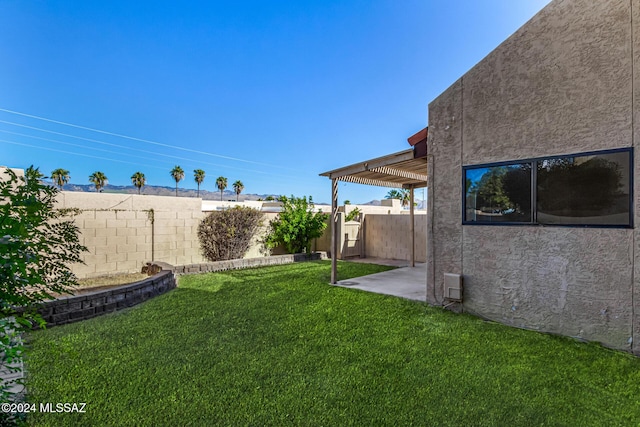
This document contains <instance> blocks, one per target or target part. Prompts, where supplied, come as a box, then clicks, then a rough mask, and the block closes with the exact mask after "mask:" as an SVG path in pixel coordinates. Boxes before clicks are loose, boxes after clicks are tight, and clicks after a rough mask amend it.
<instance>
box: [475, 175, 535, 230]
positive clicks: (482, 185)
mask: <svg viewBox="0 0 640 427" xmlns="http://www.w3.org/2000/svg"><path fill="white" fill-rule="evenodd" d="M465 187H466V188H465V190H466V212H465V220H466V221H469V222H531V220H532V218H531V163H516V164H510V165H503V166H490V167H484V168H474V169H466V170H465Z"/></svg>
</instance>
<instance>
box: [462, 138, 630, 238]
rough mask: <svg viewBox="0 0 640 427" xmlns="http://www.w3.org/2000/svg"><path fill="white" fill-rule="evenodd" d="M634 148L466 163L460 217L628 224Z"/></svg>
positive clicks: (473, 220)
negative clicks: (489, 162) (518, 159)
mask: <svg viewBox="0 0 640 427" xmlns="http://www.w3.org/2000/svg"><path fill="white" fill-rule="evenodd" d="M632 153H633V152H632V149H620V150H611V151H602V152H594V153H583V154H576V155H569V156H557V157H547V158H539V159H532V160H527V161H522V160H521V161H517V162H509V163H507V162H504V163H499V164H494V165H482V166H466V167H464V168H463V173H464V200H463V204H464V218H463V222H464V223H467V224H509V223H513V224H542V225H574V226H581V225H586V226H588V225H593V226H622V227H631V226H632V224H633V221H632V214H633V212H632V206H633V203H632V198H631V194H632V192H633V191H632V187H633V179H632V176H633V175H632V173H633V171H632V167H631V163H632V157H633V154H632ZM534 183H535V184H534Z"/></svg>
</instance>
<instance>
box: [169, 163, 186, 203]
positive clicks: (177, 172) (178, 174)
mask: <svg viewBox="0 0 640 427" xmlns="http://www.w3.org/2000/svg"><path fill="white" fill-rule="evenodd" d="M171 177H172V178H173V179H174V181H175V182H176V197H178V182H180V181H182V178H184V170H182V168H181V167H180V166H177V165H176V166H174V168H173V169H171Z"/></svg>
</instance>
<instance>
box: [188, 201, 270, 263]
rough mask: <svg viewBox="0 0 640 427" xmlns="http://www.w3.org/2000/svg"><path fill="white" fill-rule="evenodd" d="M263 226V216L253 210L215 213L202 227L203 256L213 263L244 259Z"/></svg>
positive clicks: (241, 209)
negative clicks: (257, 232) (254, 237)
mask: <svg viewBox="0 0 640 427" xmlns="http://www.w3.org/2000/svg"><path fill="white" fill-rule="evenodd" d="M261 223H262V212H260V211H259V210H256V209H252V208H247V207H242V206H236V207H234V208H232V209H227V210H224V211H216V212H211V213H210V214H209V215H207V217H206V218H204V219H203V220H202V222H201V223H200V225H199V226H198V239H199V240H200V247H201V248H202V253H203V254H204V256H205V258H207V259H208V260H209V261H221V260H228V259H239V258H243V257H244V254H246V253H247V251H248V250H249V246H250V245H251V239H252V238H253V236H255V234H256V231H257V230H258V227H260V225H261Z"/></svg>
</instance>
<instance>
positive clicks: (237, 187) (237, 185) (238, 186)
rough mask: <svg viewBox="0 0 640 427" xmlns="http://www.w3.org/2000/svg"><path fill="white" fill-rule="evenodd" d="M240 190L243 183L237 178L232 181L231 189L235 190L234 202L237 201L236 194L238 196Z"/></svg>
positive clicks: (242, 188) (242, 187)
mask: <svg viewBox="0 0 640 427" xmlns="http://www.w3.org/2000/svg"><path fill="white" fill-rule="evenodd" d="M242 190H244V184H243V183H242V181H240V180H237V181H236V182H234V183H233V191H235V192H236V202H237V201H238V196H240V193H242Z"/></svg>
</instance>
